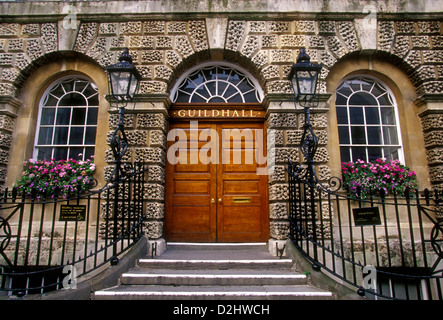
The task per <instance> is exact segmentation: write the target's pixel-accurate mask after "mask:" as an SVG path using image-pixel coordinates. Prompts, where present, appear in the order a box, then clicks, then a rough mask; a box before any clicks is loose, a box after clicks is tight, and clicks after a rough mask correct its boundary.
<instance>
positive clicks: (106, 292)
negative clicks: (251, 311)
mask: <svg viewBox="0 0 443 320" xmlns="http://www.w3.org/2000/svg"><path fill="white" fill-rule="evenodd" d="M292 267H293V261H292V260H291V259H287V258H281V259H280V258H278V257H276V256H273V255H272V254H270V253H269V251H268V250H267V245H266V244H265V243H264V244H247V243H242V244H186V243H168V244H167V250H165V251H164V252H163V253H162V254H161V256H160V257H159V258H144V259H139V260H138V263H137V266H136V267H135V268H133V269H130V270H128V271H127V272H125V273H123V274H122V275H121V277H120V284H119V285H118V286H115V287H111V288H107V289H103V290H100V291H97V292H95V293H94V294H93V296H92V298H93V299H95V300H132V299H134V300H137V299H138V300H206V299H209V300H211V299H217V300H304V299H309V300H317V299H332V298H333V295H332V293H331V292H327V291H325V290H321V289H318V288H315V287H312V286H310V285H309V284H308V283H307V282H308V281H307V277H306V276H305V275H302V274H298V273H296V272H294V271H293V270H292Z"/></svg>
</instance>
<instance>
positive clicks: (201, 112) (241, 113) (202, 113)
mask: <svg viewBox="0 0 443 320" xmlns="http://www.w3.org/2000/svg"><path fill="white" fill-rule="evenodd" d="M261 114H262V113H261V112H259V111H255V110H247V109H246V110H245V109H212V110H207V109H178V110H175V111H173V112H172V113H171V116H172V117H177V118H257V117H259V116H261Z"/></svg>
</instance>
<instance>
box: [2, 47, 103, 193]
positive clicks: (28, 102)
mask: <svg viewBox="0 0 443 320" xmlns="http://www.w3.org/2000/svg"><path fill="white" fill-rule="evenodd" d="M48 57H50V58H51V59H50V60H48ZM26 70H27V73H24V74H22V75H27V77H23V83H22V85H21V87H20V90H18V91H17V96H16V98H15V100H17V103H16V108H15V110H14V111H15V112H14V114H11V115H9V114H8V115H4V116H3V117H8V116H9V117H10V118H11V121H12V123H13V126H15V127H12V128H11V132H12V130H14V131H13V132H14V135H12V136H11V142H10V145H9V146H8V148H9V149H8V157H9V162H8V163H6V166H7V177H6V174H5V182H6V184H7V185H12V184H13V183H14V181H15V180H16V179H17V177H18V176H19V175H20V173H21V172H22V167H21V164H22V163H23V161H24V160H26V159H29V158H31V157H32V156H33V149H34V141H35V134H36V127H37V120H38V111H39V106H40V101H41V98H42V96H43V94H44V92H45V91H46V89H47V88H48V87H49V86H51V84H53V83H54V82H55V81H57V80H58V79H60V78H63V77H65V76H84V77H87V78H89V79H90V80H91V81H92V82H93V83H94V84H95V85H96V86H97V87H98V90H99V94H100V97H99V110H98V112H99V115H98V119H99V120H98V123H97V133H98V135H97V137H96V139H98V140H97V141H99V140H100V139H103V133H104V132H106V130H107V129H108V102H107V101H106V99H105V98H104V96H105V95H106V93H107V91H108V84H107V77H106V74H105V72H104V70H103V69H102V67H101V66H99V65H98V64H97V63H96V62H95V61H91V60H90V59H89V58H87V57H85V56H84V55H81V54H78V53H68V52H64V53H58V52H54V53H53V54H50V55H45V56H43V57H42V58H41V59H37V60H36V61H35V62H33V63H32V64H31V65H29V66H28V69H26ZM99 135H100V136H99ZM97 146H98V147H97V151H96V155H97V159H96V163H97V171H96V173H97V178H98V180H99V183H100V184H102V183H103V181H101V180H102V177H103V167H104V161H103V158H104V154H105V149H106V146H105V145H104V144H97ZM0 170H1V168H0ZM5 170H6V168H5ZM5 173H6V172H5Z"/></svg>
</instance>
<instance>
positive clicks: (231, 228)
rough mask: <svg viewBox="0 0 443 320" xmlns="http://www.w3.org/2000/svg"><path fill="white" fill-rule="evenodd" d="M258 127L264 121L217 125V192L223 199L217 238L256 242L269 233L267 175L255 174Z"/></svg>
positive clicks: (218, 216) (220, 207) (260, 126)
mask: <svg viewBox="0 0 443 320" xmlns="http://www.w3.org/2000/svg"><path fill="white" fill-rule="evenodd" d="M257 130H263V124H261V123H252V124H240V123H233V124H220V125H219V126H218V132H219V136H220V137H221V139H222V143H221V146H222V151H221V154H222V155H221V156H222V160H223V162H222V163H221V164H220V165H219V169H218V170H217V179H218V181H219V187H218V188H217V193H218V198H219V199H221V200H222V201H221V202H219V203H218V208H217V222H218V224H217V239H218V241H220V242H235V241H247V242H258V241H266V240H268V237H269V236H268V229H269V228H268V213H267V212H268V211H267V208H266V206H267V197H266V195H267V189H266V185H267V177H266V176H264V175H257V168H258V167H259V166H260V165H259V164H257V159H256V158H257V157H256V151H257V150H256V147H257V145H258V141H256V139H257V138H258V135H257ZM259 152H263V151H262V150H259ZM228 159H229V162H228ZM227 162H228V163H227Z"/></svg>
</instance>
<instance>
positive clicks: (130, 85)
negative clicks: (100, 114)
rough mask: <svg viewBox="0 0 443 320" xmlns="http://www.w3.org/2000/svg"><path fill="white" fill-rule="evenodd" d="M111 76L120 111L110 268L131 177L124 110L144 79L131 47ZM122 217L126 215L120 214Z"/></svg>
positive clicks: (109, 69) (111, 89) (114, 261)
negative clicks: (122, 195) (122, 190)
mask: <svg viewBox="0 0 443 320" xmlns="http://www.w3.org/2000/svg"><path fill="white" fill-rule="evenodd" d="M105 70H106V72H107V74H108V84H109V92H110V94H111V101H110V102H111V106H112V105H113V103H114V102H116V107H117V108H118V114H119V116H118V126H117V129H115V131H114V133H113V135H112V137H111V142H110V146H111V149H112V152H113V155H114V159H115V160H114V161H115V165H114V172H113V174H112V175H111V178H110V180H109V181H112V182H113V183H114V188H115V189H114V214H113V215H114V219H113V220H114V227H113V228H114V229H113V237H114V244H113V256H112V258H111V265H116V264H117V263H118V258H117V239H118V232H117V225H118V218H117V217H118V215H119V212H118V211H119V209H118V208H119V196H120V192H119V188H120V185H119V184H120V183H121V182H122V181H124V179H125V178H126V177H127V176H128V173H129V172H130V171H132V170H131V168H132V166H131V165H128V166H125V168H122V165H121V164H122V160H123V156H124V155H125V153H126V151H127V149H128V138H127V137H126V133H125V123H124V120H125V107H126V105H127V104H128V102H133V101H134V96H135V94H136V93H137V90H138V86H139V83H140V80H141V76H140V73H139V72H138V71H137V69H136V67H135V66H134V65H133V64H132V57H131V56H130V54H129V50H128V48H124V49H123V52H122V54H121V55H120V57H119V59H118V62H117V63H116V64H114V65H111V66H107V67H106V68H105ZM121 214H122V216H123V215H124V213H123V212H121Z"/></svg>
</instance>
